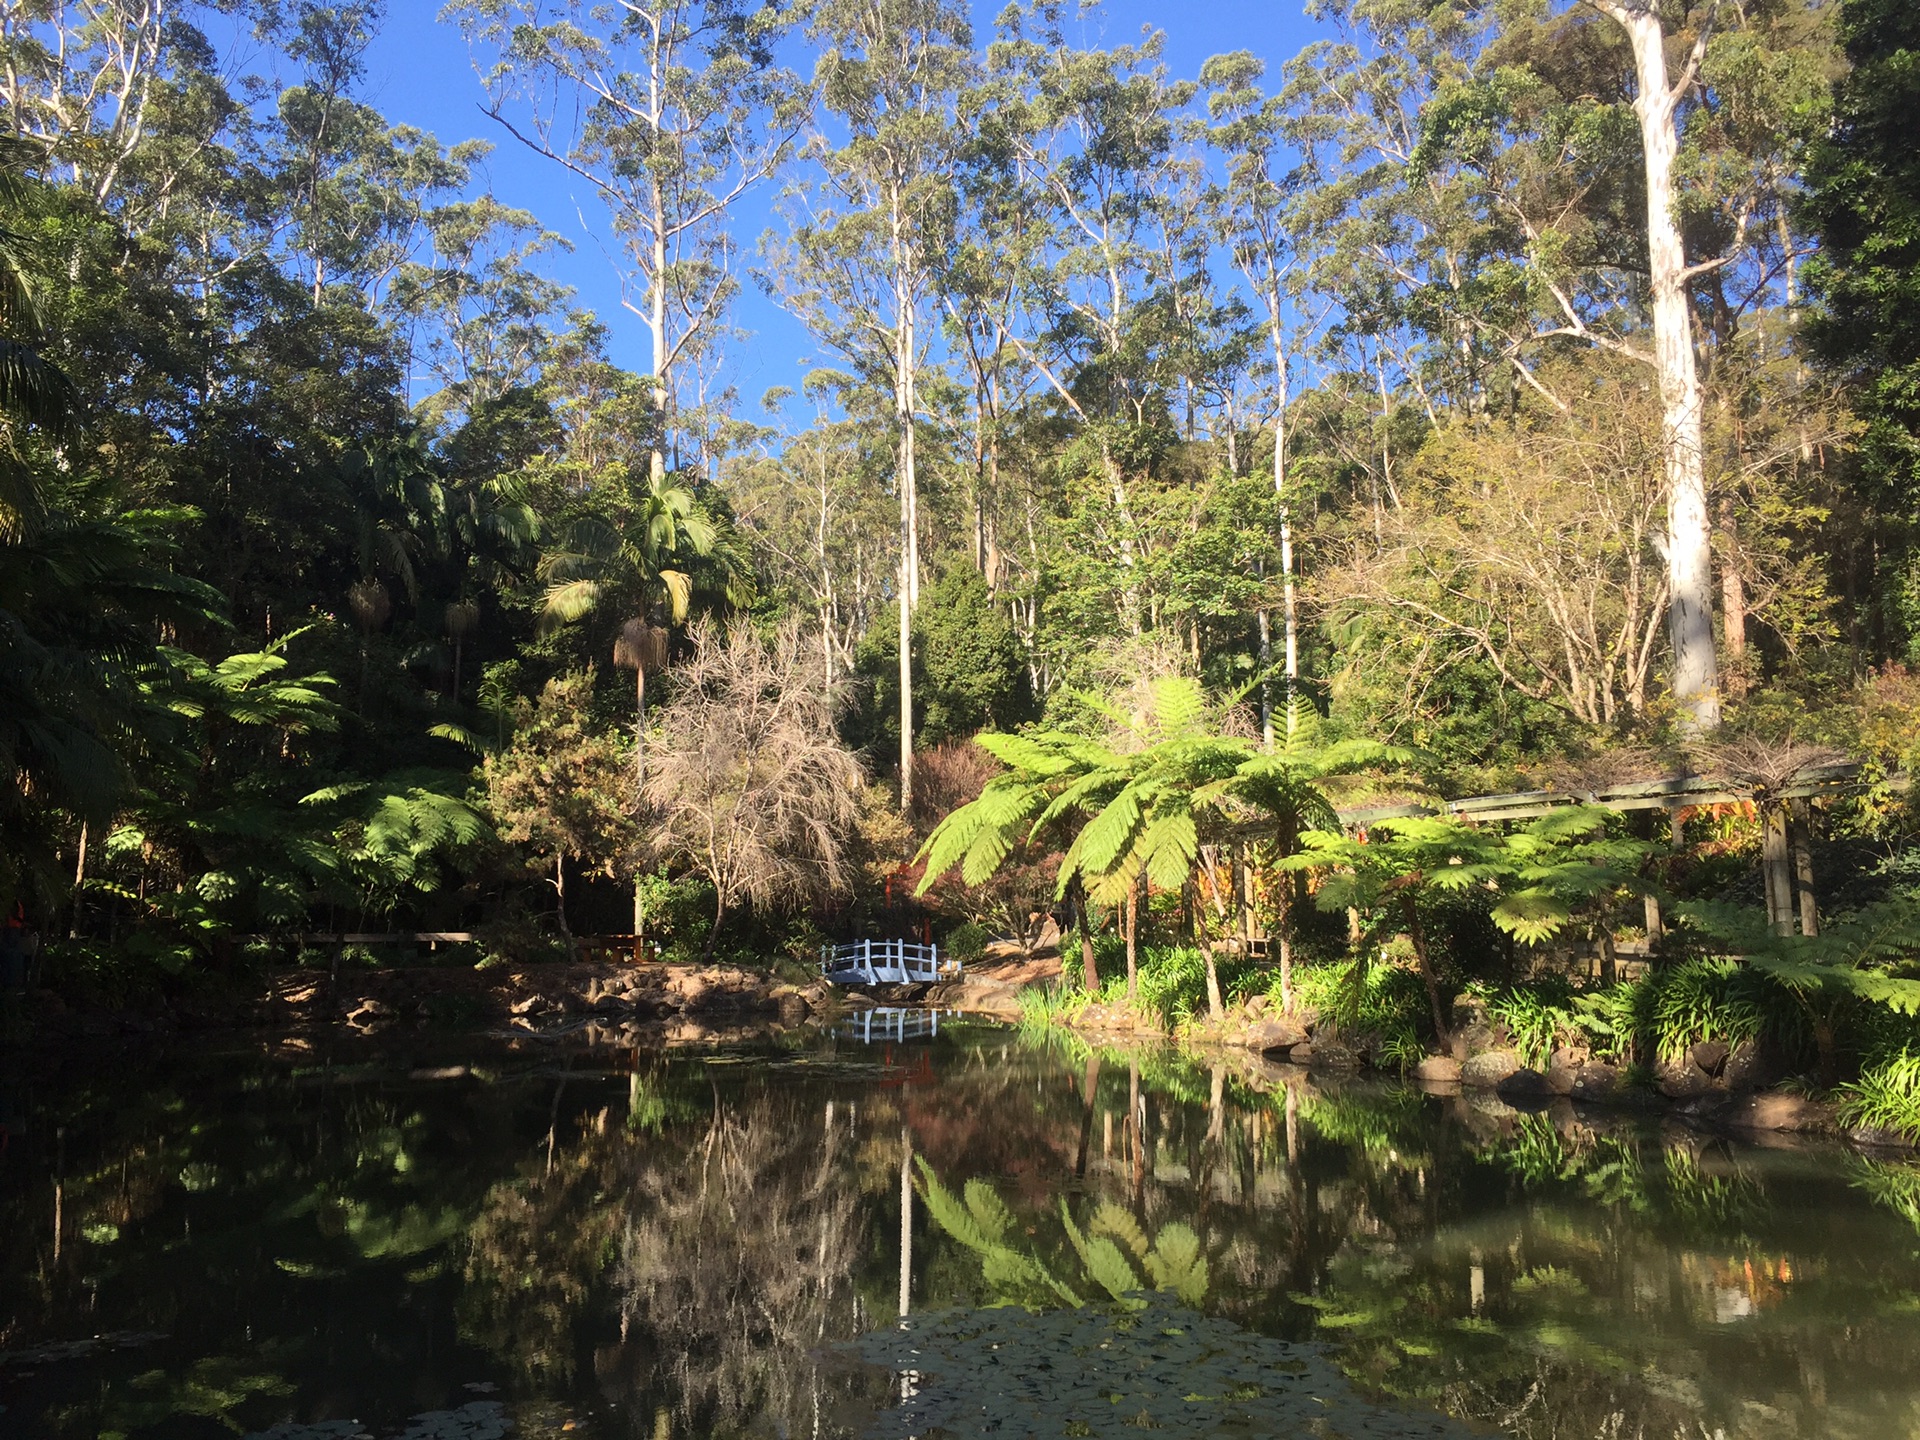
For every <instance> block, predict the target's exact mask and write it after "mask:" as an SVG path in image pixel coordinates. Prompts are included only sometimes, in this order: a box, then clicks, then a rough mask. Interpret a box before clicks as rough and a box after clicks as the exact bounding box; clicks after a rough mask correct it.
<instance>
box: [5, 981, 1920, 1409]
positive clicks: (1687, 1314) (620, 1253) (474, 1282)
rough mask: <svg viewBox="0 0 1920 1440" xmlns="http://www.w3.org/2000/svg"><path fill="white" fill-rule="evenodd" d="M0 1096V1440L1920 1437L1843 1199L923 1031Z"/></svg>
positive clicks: (1862, 1207) (1543, 1116) (976, 1031)
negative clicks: (0, 1131) (0, 1219)
mask: <svg viewBox="0 0 1920 1440" xmlns="http://www.w3.org/2000/svg"><path fill="white" fill-rule="evenodd" d="M869 1035H870V1036H871V1037H872V1038H870V1039H869V1038H866V1037H867V1036H869ZM328 1046H338V1048H337V1049H333V1050H331V1051H329V1050H328V1048H327V1047H328ZM4 1084H5V1085H6V1089H5V1091H4V1093H0V1123H4V1125H5V1134H4V1137H3V1139H0V1144H3V1145H4V1148H0V1214H4V1216H5V1217H6V1222H7V1223H6V1225H5V1229H4V1233H0V1406H4V1407H5V1408H4V1410H0V1434H4V1435H7V1436H31V1437H36V1440H38V1437H48V1440H69V1437H71V1440H80V1437H86V1440H93V1437H97V1436H119V1437H127V1440H196V1437H231V1436H236V1435H239V1436H263V1437H273V1440H321V1437H328V1440H348V1437H356V1436H371V1437H374V1440H398V1437H404V1440H441V1437H445V1440H454V1437H461V1440H489V1437H498V1436H507V1435H512V1436H535V1437H539V1436H560V1435H566V1436H570V1437H587V1440H599V1437H604V1440H615V1437H645V1440H669V1437H709V1436H736V1435H738V1436H767V1437H794V1440H798V1437H803V1436H869V1435H872V1436H909V1435H918V1436H927V1437H933V1436H942V1435H951V1436H963V1435H995V1436H1021V1435H1033V1436H1054V1435H1089V1436H1090V1435H1119V1434H1127V1435H1133V1434H1138V1433H1140V1432H1141V1431H1143V1430H1145V1431H1157V1432H1160V1433H1167V1434H1175V1435H1248V1436H1266V1435H1301V1436H1310V1435H1311V1436H1341V1435H1350V1436H1361V1435H1366V1436H1382V1437H1411V1436H1422V1435H1433V1436H1449V1435H1486V1434H1512V1435H1522V1436H1539V1437H1547V1436H1579V1437H1588V1436H1605V1437H1627V1436H1644V1437H1649V1440H1651V1437H1660V1440H1666V1437H1670V1436H1677V1435H1684V1436H1688V1437H1700V1436H1705V1437H1727V1440H1731V1437H1746V1436H1753V1437H1759V1436H1767V1437H1781V1436H1821V1437H1844V1436H1861V1437H1868V1436H1872V1437H1885V1436H1893V1435H1908V1434H1914V1433H1920V1233H1917V1232H1916V1228H1915V1224H1916V1220H1917V1219H1920V1171H1916V1170H1915V1169H1911V1168H1909V1167H1908V1166H1906V1165H1905V1164H1902V1163H1897V1162H1893V1161H1869V1160H1864V1159H1860V1158H1858V1157H1855V1156H1852V1155H1850V1154H1848V1153H1846V1152H1845V1151H1842V1150H1839V1149H1822V1148H1817V1147H1814V1148H1809V1147H1805V1146H1801V1147H1795V1148H1761V1147H1758V1146H1753V1145H1745V1144H1739V1143H1735V1142H1730V1141H1727V1140H1723V1139H1718V1138H1714V1137H1711V1136H1706V1135H1701V1134H1698V1133H1693V1132H1689V1131H1687V1130H1684V1129H1681V1128H1678V1127H1677V1126H1673V1125H1671V1124H1663V1123H1661V1122H1660V1121H1658V1120H1657V1119H1654V1118H1648V1117H1642V1118H1639V1119H1623V1118H1620V1117H1618V1116H1604V1115H1598V1114H1593V1113H1585V1112H1582V1113H1575V1112H1574V1111H1573V1110H1572V1109H1571V1108H1569V1107H1567V1106H1566V1105H1565V1104H1564V1102H1563V1103H1562V1106H1561V1108H1560V1109H1558V1110H1552V1111H1547V1112H1544V1113H1540V1114H1516V1113H1514V1112H1512V1111H1508V1110H1506V1109H1505V1108H1504V1107H1502V1106H1500V1105H1498V1104H1497V1103H1495V1102H1492V1101H1491V1100H1487V1101H1479V1102H1473V1101H1467V1100H1462V1099H1459V1098H1453V1099H1443V1098H1438V1097H1431V1096H1425V1095H1421V1094H1419V1093H1418V1092H1416V1091H1413V1090H1411V1089H1407V1088H1404V1087H1400V1086H1395V1085H1389V1084H1384V1083H1379V1082H1373V1083H1368V1082H1363V1081H1358V1080H1353V1081H1347V1082H1344V1083H1337V1082H1334V1081H1332V1080H1328V1079H1325V1078H1321V1077H1313V1078H1309V1077H1307V1076H1305V1075H1303V1074H1298V1073H1295V1072H1283V1071H1281V1070H1278V1069H1275V1068H1272V1067H1267V1066H1263V1065H1261V1064H1259V1063H1258V1062H1250V1061H1248V1060H1246V1059H1243V1058H1238V1057H1222V1058H1221V1059H1220V1060H1219V1062H1218V1063H1213V1062H1211V1061H1209V1060H1206V1059H1204V1058H1203V1059H1198V1060H1196V1059H1193V1058H1191V1057H1188V1058H1181V1057H1179V1056H1176V1055H1173V1054H1170V1053H1164V1052H1137V1053H1131V1054H1129V1053H1126V1052H1121V1051H1095V1050H1089V1049H1087V1048H1085V1047H1083V1046H1080V1045H1077V1044H1074V1043H1072V1042H1067V1041H1063V1040H1061V1039H1059V1038H1057V1037H1055V1038H1053V1039H1048V1038H1045V1037H1035V1036H1033V1035H1030V1034H1024V1033H1022V1032H1018V1031H1014V1030H1009V1029H1004V1028H998V1027H993V1026H989V1025H985V1024H981V1023H977V1022H966V1021H962V1020H957V1019H953V1018H951V1017H949V1018H944V1019H942V1020H941V1021H940V1023H939V1025H938V1028H937V1031H936V1030H935V1029H934V1027H933V1026H932V1025H931V1024H928V1023H925V1022H924V1021H921V1020H915V1021H913V1022H912V1023H906V1022H904V1021H903V1022H902V1023H900V1024H898V1025H890V1024H885V1023H878V1024H876V1023H867V1024H866V1025H865V1028H864V1033H862V1032H861V1031H858V1030H854V1031H846V1032H843V1033H840V1034H829V1033H819V1034H810V1035H807V1036H805V1037H804V1038H796V1037H793V1036H788V1037H785V1038H783V1039H781V1040H780V1041H778V1042H774V1041H768V1042H765V1043H762V1044H757V1045H748V1046H744V1047H740V1046H736V1047H732V1048H728V1049H725V1050H717V1051H715V1050H708V1051H699V1050H673V1051H662V1052H654V1053H648V1052H642V1053H638V1054H635V1053H634V1052H632V1051H626V1052H618V1051H610V1050H597V1051H595V1050H588V1049H585V1048H581V1049H575V1050H568V1049H565V1048H562V1047H561V1046H560V1045H559V1044H558V1043H548V1042H527V1041H519V1042H515V1041H510V1040H507V1039H504V1038H498V1039H487V1038H480V1037H460V1036H449V1035H441V1036H434V1035H417V1036H413V1037H409V1038H404V1039H390V1040H388V1041H385V1042H383V1043H382V1044H380V1045H379V1046H377V1047H374V1048H367V1046H366V1045H365V1044H364V1043H363V1044H360V1045H357V1046H351V1047H350V1046H349V1045H348V1044H347V1042H346V1040H345V1039H342V1040H338V1041H332V1040H315V1041H310V1042H304V1043H302V1042H293V1043H286V1044H279V1045H262V1044H260V1043H259V1042H257V1041H253V1042H244V1041H234V1042H232V1044H231V1045H230V1047H228V1048H225V1049H223V1048H221V1047H220V1046H218V1045H213V1046H202V1047H199V1048H196V1049H194V1050H192V1051H190V1052H187V1053H175V1054H171V1055H169V1056H167V1057H165V1058H161V1057H157V1056H155V1057H148V1058H141V1057H139V1056H127V1055H122V1054H117V1053H116V1054H106V1053H103V1054H102V1055H100V1056H99V1057H93V1058H85V1057H83V1060H82V1063H78V1064H72V1065H69V1066H67V1067H66V1068H65V1069H64V1070H63V1071H62V1072H61V1075H60V1077H58V1078H53V1079H49V1078H45V1077H44V1076H42V1077H39V1078H28V1077H27V1076H26V1075H25V1074H24V1072H21V1071H19V1070H15V1071H13V1072H9V1078H8V1079H7V1080H6V1081H5V1082H4ZM903 1316H904V1317H905V1318H904V1319H903V1318H902V1317H903Z"/></svg>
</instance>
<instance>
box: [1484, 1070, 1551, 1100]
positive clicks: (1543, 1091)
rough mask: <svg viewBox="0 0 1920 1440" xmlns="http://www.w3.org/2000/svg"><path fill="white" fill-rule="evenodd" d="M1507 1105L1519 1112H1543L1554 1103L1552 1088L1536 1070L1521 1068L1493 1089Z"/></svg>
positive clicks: (1545, 1078)
mask: <svg viewBox="0 0 1920 1440" xmlns="http://www.w3.org/2000/svg"><path fill="white" fill-rule="evenodd" d="M1493 1090H1494V1094H1496V1095H1498V1096H1499V1097H1500V1098H1501V1099H1502V1100H1504V1101H1506V1102H1507V1103H1508V1104H1509V1105H1511V1106H1513V1107H1514V1108H1516V1109H1519V1110H1544V1109H1546V1108H1547V1106H1548V1105H1550V1104H1552V1103H1553V1101H1554V1098H1555V1097H1554V1090H1553V1087H1552V1086H1551V1085H1550V1084H1548V1083H1547V1077H1546V1076H1544V1075H1542V1074H1541V1073H1540V1072H1539V1071H1538V1070H1529V1069H1527V1068H1525V1067H1524V1066H1522V1067H1521V1068H1520V1069H1518V1070H1516V1071H1514V1072H1513V1073H1512V1074H1511V1075H1509V1076H1507V1078H1506V1079H1504V1080H1502V1081H1501V1082H1500V1083H1499V1084H1498V1085H1496V1086H1494V1087H1493Z"/></svg>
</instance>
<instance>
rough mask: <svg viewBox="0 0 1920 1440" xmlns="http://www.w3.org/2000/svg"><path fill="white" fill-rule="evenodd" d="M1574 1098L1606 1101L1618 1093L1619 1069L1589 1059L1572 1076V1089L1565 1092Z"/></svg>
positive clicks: (1616, 1097) (1613, 1098)
mask: <svg viewBox="0 0 1920 1440" xmlns="http://www.w3.org/2000/svg"><path fill="white" fill-rule="evenodd" d="M1567 1093H1568V1094H1570V1095H1572V1096H1573V1098H1574V1099H1576V1100H1595V1101H1607V1100H1615V1099H1618V1098H1619V1095H1620V1071H1619V1069H1618V1068H1617V1067H1615V1066H1612V1065H1607V1064H1604V1063H1602V1062H1601V1061H1598V1060H1589V1061H1588V1062H1587V1063H1586V1064H1584V1065H1582V1066H1581V1067H1580V1069H1579V1070H1578V1071H1577V1072H1576V1073H1575V1075H1574V1077H1573V1089H1571V1090H1570V1091H1568V1092H1567Z"/></svg>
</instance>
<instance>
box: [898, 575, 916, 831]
mask: <svg viewBox="0 0 1920 1440" xmlns="http://www.w3.org/2000/svg"><path fill="white" fill-rule="evenodd" d="M907 563H908V562H907V560H906V558H905V557H904V556H902V558H901V561H900V813H901V814H902V815H909V814H911V813H912V812H913V601H912V599H911V597H910V596H909V594H908V591H907Z"/></svg>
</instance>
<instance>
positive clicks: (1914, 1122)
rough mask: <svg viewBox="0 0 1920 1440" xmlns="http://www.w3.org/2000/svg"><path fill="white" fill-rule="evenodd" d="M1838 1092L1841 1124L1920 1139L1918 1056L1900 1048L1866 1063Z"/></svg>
mask: <svg viewBox="0 0 1920 1440" xmlns="http://www.w3.org/2000/svg"><path fill="white" fill-rule="evenodd" d="M1837 1093H1838V1095H1839V1097H1840V1112H1839V1113H1840V1123H1841V1124H1843V1125H1846V1126H1849V1127H1854V1128H1859V1129H1865V1130H1887V1131H1891V1132H1892V1133H1894V1134H1896V1135H1902V1136H1905V1137H1906V1138H1907V1139H1908V1140H1914V1141H1920V1055H1916V1054H1915V1053H1914V1052H1913V1051H1911V1050H1904V1049H1903V1050H1901V1051H1900V1052H1898V1053H1897V1054H1894V1055H1889V1056H1886V1057H1885V1058H1883V1059H1880V1060H1878V1061H1875V1062H1872V1063H1869V1064H1868V1065H1867V1066H1866V1067H1865V1068H1864V1069H1863V1070H1861V1072H1860V1078H1859V1079H1858V1080H1855V1081H1853V1082H1851V1083H1850V1084H1846V1085H1842V1086H1840V1087H1839V1090H1838V1092H1837Z"/></svg>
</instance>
